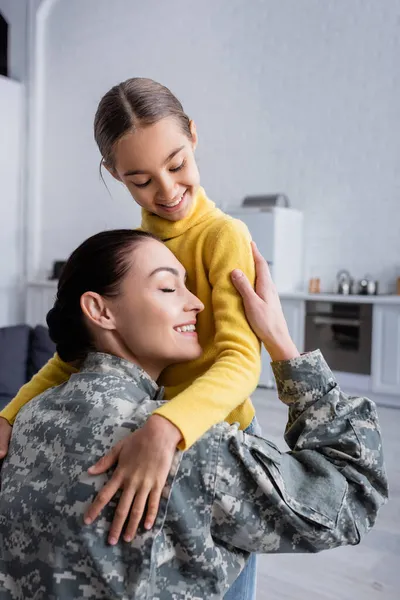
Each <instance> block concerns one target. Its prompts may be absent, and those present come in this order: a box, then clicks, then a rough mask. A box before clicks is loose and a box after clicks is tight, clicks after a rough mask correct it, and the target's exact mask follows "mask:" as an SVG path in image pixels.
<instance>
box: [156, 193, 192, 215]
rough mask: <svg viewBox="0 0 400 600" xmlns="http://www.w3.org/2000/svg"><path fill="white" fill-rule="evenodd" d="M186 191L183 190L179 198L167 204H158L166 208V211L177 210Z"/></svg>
mask: <svg viewBox="0 0 400 600" xmlns="http://www.w3.org/2000/svg"><path fill="white" fill-rule="evenodd" d="M186 192H187V190H185V191H184V192H183V194H182V195H181V196H179V198H178V199H177V200H175V201H174V202H170V203H169V204H159V206H161V207H162V208H163V209H164V210H167V211H174V210H177V209H178V208H179V207H180V205H181V204H182V202H183V201H184V199H185V197H186Z"/></svg>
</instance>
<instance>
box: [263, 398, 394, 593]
mask: <svg viewBox="0 0 400 600" xmlns="http://www.w3.org/2000/svg"><path fill="white" fill-rule="evenodd" d="M253 401H254V404H255V406H256V410H257V416H258V419H259V421H260V424H261V426H262V429H263V434H264V436H265V437H266V438H268V439H270V440H271V441H273V442H274V443H275V444H276V445H277V446H278V447H279V448H281V449H285V443H284V442H283V439H282V433H283V429H284V426H285V422H286V408H285V406H284V405H283V404H282V403H281V402H280V401H279V400H278V399H277V396H276V392H273V391H270V390H261V389H258V390H257V392H256V393H255V394H254V395H253ZM378 412H379V418H380V422H381V427H382V432H383V441H384V451H385V458H386V466H387V471H388V476H389V485H390V500H389V502H388V504H387V505H386V506H384V507H383V509H382V511H381V513H380V516H379V517H378V521H377V523H376V525H375V528H374V529H373V530H372V531H371V532H370V533H369V534H368V535H367V536H366V538H365V539H364V540H363V542H362V543H361V544H360V545H359V546H354V547H345V548H337V549H335V550H330V551H326V552H322V553H320V554H313V555H303V554H301V555H289V554H288V555H263V556H260V557H259V562H258V586H257V600H289V599H290V600H328V599H329V600H378V599H379V600H392V599H393V600H394V599H396V600H399V599H400V410H396V409H392V408H379V410H378Z"/></svg>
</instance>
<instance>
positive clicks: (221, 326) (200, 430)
mask: <svg viewBox="0 0 400 600" xmlns="http://www.w3.org/2000/svg"><path fill="white" fill-rule="evenodd" d="M250 242H251V238H250V234H249V232H248V230H247V227H246V226H245V224H244V223H242V221H239V220H237V219H229V220H227V221H226V222H225V223H224V225H223V226H222V228H219V230H218V231H217V232H216V233H215V235H214V236H213V239H212V240H210V243H209V244H208V246H207V247H206V248H205V253H206V260H207V264H208V267H209V281H210V283H211V286H212V288H213V291H212V305H213V311H214V320H215V328H216V331H215V346H216V349H217V358H216V360H215V362H214V364H213V365H212V366H211V368H210V369H209V370H208V371H207V372H206V373H204V375H202V376H200V377H198V378H197V379H196V380H195V381H194V382H193V383H192V384H191V385H190V386H189V387H188V388H187V389H186V390H184V391H183V392H181V393H180V394H178V395H177V396H175V397H174V398H173V399H172V400H170V401H169V402H168V403H166V404H165V405H163V406H162V407H160V408H159V409H157V410H156V411H155V413H156V414H158V415H161V416H163V417H164V418H166V419H168V420H169V421H170V422H171V423H173V424H174V425H175V426H176V427H177V428H178V429H179V430H180V431H181V433H182V441H181V442H180V445H179V448H180V449H181V450H185V449H187V448H189V447H190V446H191V445H192V444H193V443H194V442H195V441H196V440H198V439H199V438H200V437H201V436H202V435H203V434H204V433H205V432H206V431H207V430H208V429H210V427H212V426H213V425H215V424H216V423H220V422H221V421H224V420H225V419H226V417H227V416H228V415H229V414H230V413H231V412H232V411H234V410H235V408H237V407H238V406H239V405H240V404H242V402H244V401H245V400H246V398H248V397H249V396H250V394H251V393H252V392H253V391H254V389H255V388H256V386H257V384H258V380H259V377H260V367H261V361H260V342H259V341H258V338H257V337H256V335H255V334H254V333H253V331H252V329H251V328H250V326H249V324H248V322H247V319H246V317H245V314H244V310H243V304H242V299H241V298H240V296H239V295H238V294H237V292H236V290H235V288H234V286H233V284H232V281H231V272H232V271H233V270H234V269H240V270H241V271H243V273H245V275H246V276H247V277H248V278H249V280H250V281H251V283H252V284H253V283H254V280H255V268H254V259H253V255H252V250H251V245H250Z"/></svg>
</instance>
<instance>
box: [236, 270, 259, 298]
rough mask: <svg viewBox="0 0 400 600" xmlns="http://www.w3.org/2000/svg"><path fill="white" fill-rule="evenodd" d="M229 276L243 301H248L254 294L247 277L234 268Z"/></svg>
mask: <svg viewBox="0 0 400 600" xmlns="http://www.w3.org/2000/svg"><path fill="white" fill-rule="evenodd" d="M231 278H232V282H233V285H234V286H235V288H236V289H237V291H238V292H239V294H240V295H241V296H242V298H243V302H250V301H251V299H252V298H254V296H256V293H255V291H254V290H253V287H252V285H251V284H250V281H249V280H248V279H247V277H246V275H245V274H244V273H243V272H242V271H240V270H239V269H235V270H234V271H232V273H231Z"/></svg>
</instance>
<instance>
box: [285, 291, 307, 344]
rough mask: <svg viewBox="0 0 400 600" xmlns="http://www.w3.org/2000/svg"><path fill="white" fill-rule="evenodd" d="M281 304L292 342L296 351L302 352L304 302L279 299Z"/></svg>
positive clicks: (304, 315)
mask: <svg viewBox="0 0 400 600" xmlns="http://www.w3.org/2000/svg"><path fill="white" fill-rule="evenodd" d="M281 304H282V308H283V313H284V315H285V319H286V323H287V325H288V328H289V333H290V335H291V336H292V340H293V341H294V343H295V344H296V346H297V349H298V351H299V352H303V350H304V324H305V317H306V314H305V312H306V303H305V302H304V300H295V299H288V298H281Z"/></svg>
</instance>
